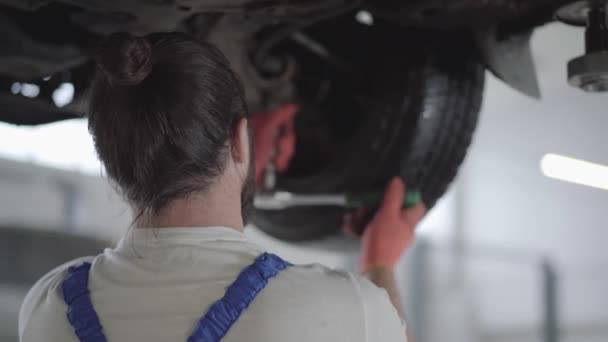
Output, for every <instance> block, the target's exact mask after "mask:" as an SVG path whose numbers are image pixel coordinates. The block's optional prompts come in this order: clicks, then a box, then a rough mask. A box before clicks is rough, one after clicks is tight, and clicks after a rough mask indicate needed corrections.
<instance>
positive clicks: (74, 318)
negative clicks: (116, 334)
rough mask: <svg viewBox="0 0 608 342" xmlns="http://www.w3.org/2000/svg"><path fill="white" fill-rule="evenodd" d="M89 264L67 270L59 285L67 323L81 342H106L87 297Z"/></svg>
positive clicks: (97, 318)
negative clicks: (65, 309)
mask: <svg viewBox="0 0 608 342" xmlns="http://www.w3.org/2000/svg"><path fill="white" fill-rule="evenodd" d="M90 269H91V264H90V263H88V262H87V263H84V264H82V265H79V266H71V267H70V268H68V274H67V275H66V276H65V278H64V279H63V282H62V283H61V289H62V290H63V301H64V302H65V304H66V305H67V306H68V314H67V316H68V321H70V325H71V326H72V328H73V329H74V333H75V334H76V336H77V337H78V340H80V341H81V342H107V340H106V336H105V335H104V334H103V331H102V330H103V329H102V327H101V323H100V322H99V317H97V313H96V312H95V309H93V303H91V297H90V296H89V270H90Z"/></svg>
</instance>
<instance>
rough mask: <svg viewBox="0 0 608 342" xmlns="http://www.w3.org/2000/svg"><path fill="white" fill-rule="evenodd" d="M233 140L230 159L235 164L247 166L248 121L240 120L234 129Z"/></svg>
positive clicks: (248, 156)
mask: <svg viewBox="0 0 608 342" xmlns="http://www.w3.org/2000/svg"><path fill="white" fill-rule="evenodd" d="M234 129H235V132H234V138H233V140H232V158H233V159H234V161H235V162H236V163H244V164H247V163H249V162H250V160H249V158H251V156H250V155H249V144H250V141H249V121H248V120H247V118H240V119H239V121H238V122H237V124H236V127H235V128H234Z"/></svg>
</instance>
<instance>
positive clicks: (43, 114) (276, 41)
mask: <svg viewBox="0 0 608 342" xmlns="http://www.w3.org/2000/svg"><path fill="white" fill-rule="evenodd" d="M580 3H583V5H582V7H581V5H580ZM599 3H601V6H600V5H597V4H599ZM577 4H578V6H579V7H572V6H575V5H577ZM585 5H586V6H585ZM594 6H595V7H594ZM602 6H603V7H602ZM564 9H565V10H564ZM582 9H585V11H583V10H582ZM560 11H561V12H560ZM556 13H558V18H560V19H561V20H562V21H565V22H568V21H569V23H570V24H573V23H574V22H576V23H577V24H581V22H579V21H577V20H578V18H579V17H585V18H587V17H589V18H591V17H592V16H591V15H589V13H592V14H593V13H596V14H597V13H599V14H598V18H602V15H603V16H604V17H603V18H604V25H602V24H601V20H599V21H597V23H596V24H595V25H596V26H593V27H591V26H590V25H592V23H590V22H589V21H586V20H584V21H582V24H587V25H588V38H587V45H588V49H587V53H588V54H589V53H598V52H603V51H605V50H606V49H607V48H606V46H607V45H608V42H606V37H608V35H602V34H604V33H605V26H606V25H605V3H604V2H593V1H582V2H581V1H579V2H574V1H569V0H534V1H531V0H495V1H485V0H451V1H444V0H392V1H374V0H368V1H351V0H299V1H298V0H184V1H175V0H129V1H101V0H86V1H76V0H62V1H51V0H30V1H27V2H23V1H19V0H0V27H1V31H2V36H1V37H2V38H1V39H3V43H4V44H3V48H2V50H1V52H0V108H1V109H0V121H5V122H8V123H12V124H17V125H38V124H45V123H50V122H54V121H59V120H64V119H72V118H81V117H84V116H85V115H86V102H87V88H88V84H89V83H90V80H91V77H92V75H93V74H94V72H95V61H94V55H95V49H96V46H97V44H98V43H99V42H100V41H101V40H102V39H103V38H104V37H105V36H107V35H109V34H111V33H114V32H122V31H126V32H130V33H132V34H136V35H145V34H148V33H152V32H158V31H183V32H187V33H189V34H190V35H192V36H194V37H196V38H197V39H199V40H205V41H210V42H212V43H214V44H215V45H217V46H218V47H219V48H220V49H221V50H222V52H223V53H224V54H225V55H226V56H227V57H228V59H229V60H230V62H231V65H232V67H233V68H234V69H235V70H236V71H237V72H238V74H239V75H240V77H241V80H242V82H243V83H244V85H245V89H246V94H247V102H248V106H249V110H250V111H251V112H258V111H263V110H267V109H269V108H272V107H273V106H276V105H279V104H282V103H286V102H297V103H299V104H300V105H301V111H300V113H299V114H298V119H297V122H296V132H297V137H298V140H297V141H298V142H297V147H296V155H295V157H294V159H293V162H292V165H291V166H290V168H289V169H288V170H287V171H286V172H285V173H284V174H281V175H279V177H278V179H277V186H278V187H279V188H280V189H285V190H288V191H293V192H298V193H315V192H321V191H325V192H327V191H335V192H340V191H357V190H364V189H367V188H373V187H378V186H380V185H381V184H383V183H384V182H385V181H386V180H387V179H388V178H389V177H391V176H393V175H396V174H397V175H400V176H402V177H403V178H404V179H405V180H406V182H407V183H408V185H411V186H414V187H416V188H418V189H420V191H421V193H422V197H423V200H424V201H425V203H426V204H427V205H428V206H429V207H432V206H433V205H434V203H435V202H436V201H437V199H438V198H440V197H441V195H442V194H443V193H444V192H445V191H446V189H447V187H448V185H449V184H450V182H451V181H452V179H453V178H454V176H455V175H456V173H457V170H458V167H459V165H460V164H461V162H462V160H463V159H464V157H465V154H466V150H467V148H468V145H469V144H470V142H471V139H472V137H473V132H474V130H475V126H476V123H477V119H478V114H479V109H480V106H481V100H482V91H483V86H484V73H485V70H487V69H489V70H490V71H492V72H493V73H494V74H495V75H496V76H498V77H499V78H501V79H502V80H504V81H505V82H506V83H508V84H510V85H511V86H512V87H514V88H516V89H517V90H520V91H521V92H523V93H525V94H527V95H530V96H533V97H539V96H540V92H539V90H538V85H537V81H536V77H535V71H534V63H533V60H532V55H531V53H530V50H529V39H530V36H531V34H532V32H533V30H534V28H535V27H537V26H540V25H543V24H545V23H548V22H551V21H554V20H555V18H556ZM560 13H561V17H560ZM572 18H574V19H572ZM589 32H590V33H589ZM589 36H591V38H589ZM598 37H599V38H598ZM596 41H599V42H602V43H601V44H599V43H594V42H596ZM590 46H591V47H592V48H590ZM556 58H560V57H559V56H556ZM593 58H594V59H593V60H592V61H591V62H589V63H595V64H593V67H589V66H588V63H587V62H588V60H587V59H584V60H583V61H582V62H579V63H578V64H576V65H573V66H572V68H571V69H572V70H571V74H570V81H571V83H573V84H575V83H576V82H578V84H575V85H577V86H580V87H581V88H583V89H586V87H587V88H588V89H586V90H595V91H597V90H603V89H602V86H603V85H605V82H607V81H606V80H608V77H605V74H603V73H602V72H603V71H602V70H604V69H602V68H603V65H604V64H602V63H604V60H603V59H602V58H604V57H603V54H600V55H599V57H597V55H594V56H593ZM598 58H599V62H598ZM606 63H608V62H606ZM596 70H600V71H601V72H600V73H595V74H594V73H593V72H594V71H596ZM590 75H591V76H590ZM590 82H591V83H590ZM589 84H591V86H590V85H589ZM585 85H586V86H585ZM66 87H68V88H69V89H70V90H71V92H70V94H69V100H68V101H64V100H62V101H59V100H58V98H59V97H60V96H59V95H58V94H59V93H58V92H63V93H65V90H66ZM64 97H65V96H64ZM343 214H344V211H343V209H342V208H336V207H331V206H328V207H314V208H312V207H311V208H294V209H286V210H281V211H275V212H272V211H263V210H258V211H257V212H256V214H255V216H254V222H255V223H256V224H257V225H258V226H260V228H262V229H263V230H265V231H266V232H268V233H270V234H271V235H273V236H276V237H279V238H282V239H288V240H303V239H314V238H319V237H323V236H326V235H330V234H333V233H335V232H336V231H337V229H338V228H339V226H340V223H339V220H340V219H341V217H342V215H343Z"/></svg>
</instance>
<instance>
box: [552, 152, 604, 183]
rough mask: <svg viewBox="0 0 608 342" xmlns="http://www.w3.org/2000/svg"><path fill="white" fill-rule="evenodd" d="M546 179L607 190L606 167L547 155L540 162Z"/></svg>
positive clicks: (556, 155) (555, 155)
mask: <svg viewBox="0 0 608 342" xmlns="http://www.w3.org/2000/svg"><path fill="white" fill-rule="evenodd" d="M540 169H541V171H542V172H543V174H544V175H545V176H547V177H551V178H555V179H559V180H562V181H565V182H570V183H576V184H580V185H586V186H590V187H593V188H598V189H603V190H608V166H605V165H600V164H595V163H591V162H588V161H584V160H579V159H574V158H570V157H566V156H561V155H558V154H553V153H549V154H546V155H544V156H543V158H542V160H541V161H540Z"/></svg>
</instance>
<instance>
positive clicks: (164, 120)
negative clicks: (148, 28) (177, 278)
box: [88, 33, 247, 212]
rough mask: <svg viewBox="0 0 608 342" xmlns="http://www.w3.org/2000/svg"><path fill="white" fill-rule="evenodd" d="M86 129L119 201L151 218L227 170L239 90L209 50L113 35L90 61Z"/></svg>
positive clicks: (184, 40) (161, 37) (243, 112)
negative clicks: (147, 212)
mask: <svg viewBox="0 0 608 342" xmlns="http://www.w3.org/2000/svg"><path fill="white" fill-rule="evenodd" d="M97 65H98V69H99V71H98V72H97V75H96V76H95V79H94V81H93V86H92V88H91V96H90V103H89V112H88V117H89V130H90V132H91V134H92V135H93V138H94V141H95V148H96V150H97V154H98V156H99V159H100V160H101V161H102V163H103V164H104V166H105V169H106V172H107V174H108V176H109V177H110V178H111V179H112V180H113V181H114V182H115V183H116V184H117V185H118V186H119V187H120V189H121V190H122V193H123V195H124V196H125V197H126V199H127V200H129V201H130V202H131V203H132V204H134V205H135V206H137V207H138V208H139V209H141V210H142V211H143V210H149V209H151V210H152V211H153V212H157V211H158V210H160V209H161V208H162V207H163V206H165V205H166V204H167V203H168V202H169V201H171V200H173V199H175V198H179V197H183V196H186V195H188V194H191V193H193V192H202V191H205V190H206V189H207V188H208V186H209V184H211V181H212V180H213V178H214V177H216V176H218V175H219V174H220V173H221V172H222V170H223V168H224V167H225V165H226V158H227V156H228V154H229V146H230V141H231V139H232V135H233V132H234V128H235V124H236V122H237V120H238V119H240V118H242V117H245V116H247V109H246V105H245V100H244V91H243V86H242V84H241V82H240V80H239V78H238V76H237V75H236V74H235V72H234V71H233V70H232V69H231V68H230V65H229V63H228V60H227V59H226V57H225V56H224V55H223V54H222V53H221V52H220V51H219V50H218V49H217V48H215V47H214V46H213V45H211V44H208V43H204V42H199V41H196V40H194V39H193V38H191V37H189V36H188V35H186V34H182V33H159V34H151V35H148V36H145V37H134V36H131V35H129V34H125V33H120V34H114V35H112V36H110V37H109V38H108V39H106V40H105V41H104V42H103V43H102V45H101V46H100V49H99V54H98V58H97Z"/></svg>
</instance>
